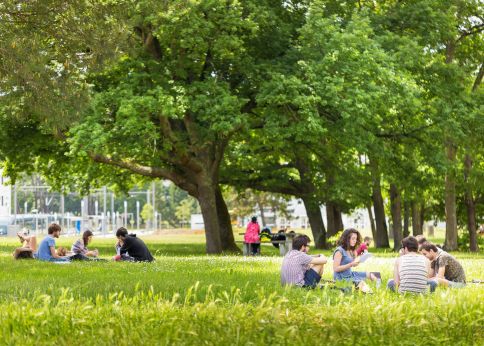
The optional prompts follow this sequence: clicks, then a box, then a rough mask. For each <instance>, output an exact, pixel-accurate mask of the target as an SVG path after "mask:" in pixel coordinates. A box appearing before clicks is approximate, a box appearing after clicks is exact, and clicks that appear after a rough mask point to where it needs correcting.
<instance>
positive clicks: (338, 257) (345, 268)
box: [333, 228, 377, 293]
mask: <svg viewBox="0 0 484 346" xmlns="http://www.w3.org/2000/svg"><path fill="white" fill-rule="evenodd" d="M360 244H361V234H360V232H358V231H357V230H356V229H354V228H348V229H346V230H345V231H344V232H343V234H342V235H341V237H340V239H339V240H338V245H339V246H338V247H337V248H336V250H335V251H334V253H333V272H334V274H333V276H334V280H336V281H343V280H344V281H349V282H352V283H353V284H354V285H355V286H356V287H357V288H358V289H360V290H361V291H362V292H365V293H367V292H370V291H371V290H370V288H369V287H368V285H366V283H365V280H366V279H369V280H372V281H374V280H377V276H376V275H375V274H373V273H370V272H358V271H353V270H352V269H351V268H353V267H357V266H358V265H359V264H360V259H359V258H358V256H357V255H356V249H357V248H358V247H359V246H360Z"/></svg>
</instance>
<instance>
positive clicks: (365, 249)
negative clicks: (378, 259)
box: [356, 237, 371, 256]
mask: <svg viewBox="0 0 484 346" xmlns="http://www.w3.org/2000/svg"><path fill="white" fill-rule="evenodd" d="M370 244H371V238H370V237H365V238H364V239H363V243H361V245H360V246H359V247H358V249H356V255H357V256H359V255H361V254H363V253H365V252H368V247H369V246H370Z"/></svg>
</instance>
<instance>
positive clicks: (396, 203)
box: [390, 184, 403, 251]
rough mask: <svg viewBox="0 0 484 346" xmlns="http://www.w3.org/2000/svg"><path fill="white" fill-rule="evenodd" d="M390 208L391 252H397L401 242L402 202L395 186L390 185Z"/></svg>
mask: <svg viewBox="0 0 484 346" xmlns="http://www.w3.org/2000/svg"><path fill="white" fill-rule="evenodd" d="M390 208H391V213H392V225H393V227H392V228H393V250H394V251H398V249H399V248H400V243H401V241H402V238H403V237H402V236H403V234H402V200H401V196H400V191H399V190H398V188H397V187H396V185H395V184H390Z"/></svg>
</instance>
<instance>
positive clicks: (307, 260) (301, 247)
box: [281, 235, 328, 288]
mask: <svg viewBox="0 0 484 346" xmlns="http://www.w3.org/2000/svg"><path fill="white" fill-rule="evenodd" d="M310 242H311V240H310V239H309V237H308V236H307V235H298V236H297V237H295V238H294V239H293V241H292V250H291V251H289V252H288V253H287V254H286V256H285V257H284V260H283V261H282V267H281V284H282V285H283V286H284V285H296V286H299V287H309V288H315V287H316V285H317V284H318V283H319V281H321V275H323V268H324V265H325V264H326V262H327V261H328V260H327V259H326V257H325V256H324V255H317V256H310V255H308V251H309V243H310Z"/></svg>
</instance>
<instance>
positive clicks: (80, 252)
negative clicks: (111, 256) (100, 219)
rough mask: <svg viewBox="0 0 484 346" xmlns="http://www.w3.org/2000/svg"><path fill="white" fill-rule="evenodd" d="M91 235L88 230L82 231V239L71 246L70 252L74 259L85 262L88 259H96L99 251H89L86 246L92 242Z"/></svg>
mask: <svg viewBox="0 0 484 346" xmlns="http://www.w3.org/2000/svg"><path fill="white" fill-rule="evenodd" d="M92 237H93V233H92V232H91V231H90V230H87V231H84V233H83V234H82V239H78V240H77V241H76V242H75V243H74V244H72V247H71V252H72V253H73V254H74V258H75V259H80V260H83V259H84V260H86V259H89V257H97V256H98V255H99V251H98V250H97V249H94V250H89V249H88V248H87V245H89V243H90V242H91V241H92Z"/></svg>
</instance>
